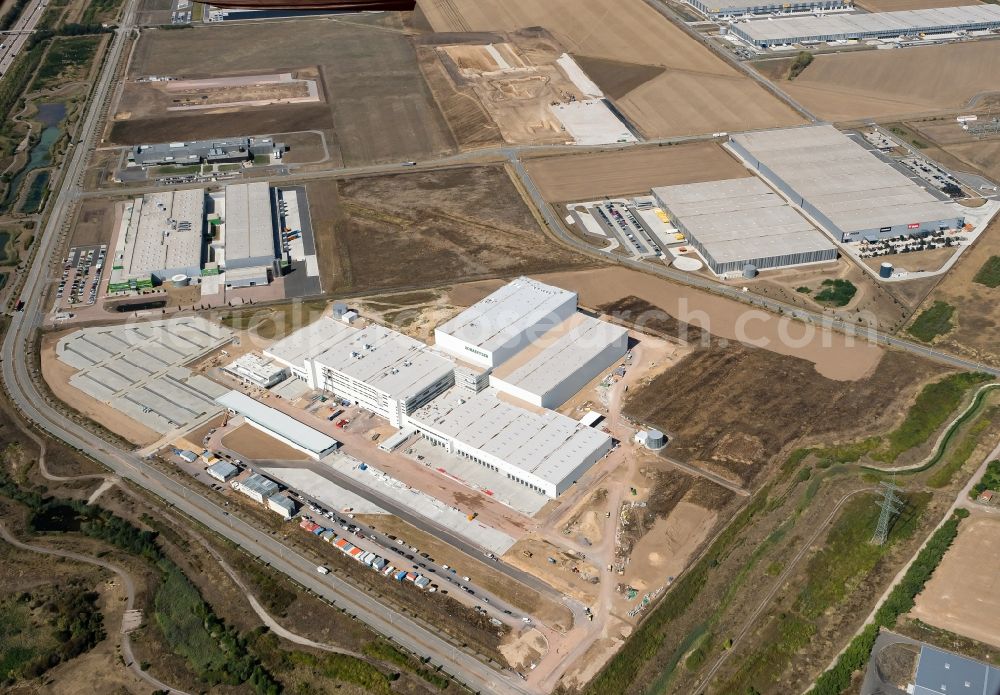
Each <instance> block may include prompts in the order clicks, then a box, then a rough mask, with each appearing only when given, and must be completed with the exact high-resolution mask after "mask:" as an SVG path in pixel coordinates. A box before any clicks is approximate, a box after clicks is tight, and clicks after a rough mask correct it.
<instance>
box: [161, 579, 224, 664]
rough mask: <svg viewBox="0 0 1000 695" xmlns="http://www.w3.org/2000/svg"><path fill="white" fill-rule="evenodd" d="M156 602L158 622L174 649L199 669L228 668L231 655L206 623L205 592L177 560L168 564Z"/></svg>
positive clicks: (168, 642)
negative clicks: (196, 586)
mask: <svg viewBox="0 0 1000 695" xmlns="http://www.w3.org/2000/svg"><path fill="white" fill-rule="evenodd" d="M154 606H155V610H156V613H155V615H156V623H157V625H159V627H160V631H161V632H162V633H163V637H164V638H165V639H166V641H167V644H169V645H170V647H171V649H173V650H174V651H175V652H176V653H177V654H178V655H180V656H182V657H184V658H185V659H187V660H188V662H189V663H190V664H191V665H192V667H193V668H194V669H195V670H196V671H197V672H199V673H204V672H209V671H222V670H223V669H224V667H225V665H226V661H227V656H226V654H225V652H223V651H222V649H221V648H220V647H219V643H218V642H217V641H216V640H215V639H214V638H213V637H212V635H211V634H210V633H209V632H208V630H207V629H206V627H205V622H204V618H203V614H204V602H203V601H202V599H201V595H200V594H199V593H198V590H197V589H196V588H195V587H194V585H193V584H191V582H190V581H188V579H187V577H185V576H184V573H183V572H181V571H180V569H179V568H178V567H177V566H176V565H174V564H173V563H170V564H169V565H166V567H165V568H164V576H163V582H162V583H161V584H160V587H159V589H157V591H156V597H155V600H154Z"/></svg>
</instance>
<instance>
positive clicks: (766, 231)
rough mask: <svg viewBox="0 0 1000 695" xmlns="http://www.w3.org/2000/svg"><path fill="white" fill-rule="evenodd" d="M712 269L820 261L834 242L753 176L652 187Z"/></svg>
mask: <svg viewBox="0 0 1000 695" xmlns="http://www.w3.org/2000/svg"><path fill="white" fill-rule="evenodd" d="M653 195H654V196H655V197H656V199H657V200H658V201H659V203H660V206H661V207H662V208H663V209H664V210H666V211H667V212H668V213H669V214H670V218H671V219H672V220H673V221H674V224H676V225H677V228H678V229H680V230H681V231H682V232H684V234H685V235H686V236H687V238H688V239H689V240H690V242H691V245H692V246H694V247H695V248H696V249H698V251H699V252H700V253H701V255H702V257H703V258H704V259H705V262H706V263H707V264H708V266H709V267H710V268H711V269H712V272H714V273H715V274H716V275H724V274H726V273H731V272H734V271H736V272H738V271H741V270H744V268H745V267H746V266H747V265H752V266H754V267H755V268H757V269H760V270H764V269H767V268H781V267H785V266H792V265H802V264H806V263H820V262H823V261H832V260H835V259H836V258H837V247H836V245H835V244H834V243H833V242H832V241H831V240H830V239H829V238H828V237H827V236H826V235H825V234H823V232H821V231H819V230H818V229H816V227H814V226H813V225H812V224H810V222H809V221H808V220H807V219H806V218H805V217H803V216H802V215H801V214H799V212H798V211H796V210H795V209H794V208H792V207H791V206H789V205H788V203H787V202H786V201H785V199H784V198H782V197H781V196H780V195H778V194H777V193H775V192H774V191H773V190H771V189H770V188H768V186H767V184H766V183H764V182H763V181H761V180H760V179H759V178H756V177H746V178H741V179H729V180H725V181H706V182H704V183H689V184H680V185H677V186H663V187H660V188H654V189H653Z"/></svg>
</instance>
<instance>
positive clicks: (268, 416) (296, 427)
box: [215, 391, 340, 502]
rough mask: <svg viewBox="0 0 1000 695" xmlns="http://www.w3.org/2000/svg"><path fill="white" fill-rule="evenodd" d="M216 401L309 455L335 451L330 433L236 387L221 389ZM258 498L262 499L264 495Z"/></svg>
mask: <svg viewBox="0 0 1000 695" xmlns="http://www.w3.org/2000/svg"><path fill="white" fill-rule="evenodd" d="M215 401H216V403H218V404H219V405H221V406H223V407H224V408H228V409H229V410H230V411H231V412H233V413H236V414H237V415H242V416H243V418H244V419H245V420H246V422H247V424H248V425H251V426H252V427H256V428H257V429H259V430H260V431H261V432H264V433H265V434H268V435H270V436H272V437H274V438H275V439H277V440H278V441H280V442H284V443H285V444H287V445H288V446H290V447H292V448H294V449H298V450H299V451H301V452H303V453H304V454H306V455H308V456H309V457H310V458H313V459H316V460H319V459H321V458H323V457H324V456H326V455H327V454H330V453H332V452H334V451H335V450H336V449H337V447H338V446H339V445H340V442H338V441H337V440H336V439H334V438H333V437H330V436H327V435H325V434H323V433H322V432H320V431H319V430H317V429H315V428H314V427H310V426H309V425H307V424H305V423H303V422H299V421H298V420H296V419H295V418H293V417H291V416H290V415H286V414H285V413H283V412H281V411H280V410H277V409H275V408H272V407H271V406H269V405H264V404H263V403H261V402H260V401H256V400H254V399H253V398H250V397H249V396H247V395H245V394H242V393H240V392H239V391H230V392H228V393H224V394H222V395H221V396H219V397H218V398H216V399H215ZM274 492H277V489H275V491H274ZM272 494H273V493H272ZM259 501H260V502H263V501H264V499H263V498H262V499H260V500H259Z"/></svg>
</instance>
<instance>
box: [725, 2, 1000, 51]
mask: <svg viewBox="0 0 1000 695" xmlns="http://www.w3.org/2000/svg"><path fill="white" fill-rule="evenodd" d="M998 27H1000V6H997V5H989V4H982V5H963V6H961V7H938V8H932V9H924V10H900V11H897V12H870V13H864V14H861V13H858V14H832V15H819V16H812V15H809V16H805V17H787V18H778V19H755V20H750V21H747V22H741V23H738V24H734V25H733V26H732V27H731V31H732V33H733V34H734V35H736V36H738V37H739V38H741V39H743V40H744V41H746V42H747V43H751V44H753V45H755V46H759V47H760V48H767V47H769V46H784V45H789V44H796V43H818V42H821V41H849V40H854V39H858V40H863V39H895V38H900V37H903V36H913V37H919V36H920V35H921V34H950V33H953V32H956V31H980V30H988V29H996V28H998Z"/></svg>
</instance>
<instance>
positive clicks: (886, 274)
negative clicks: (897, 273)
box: [878, 263, 895, 278]
mask: <svg viewBox="0 0 1000 695" xmlns="http://www.w3.org/2000/svg"><path fill="white" fill-rule="evenodd" d="M893 270H895V268H893V265H892V263H883V264H882V265H880V266H879V268H878V276H879V277H880V278H891V277H892V271H893Z"/></svg>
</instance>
